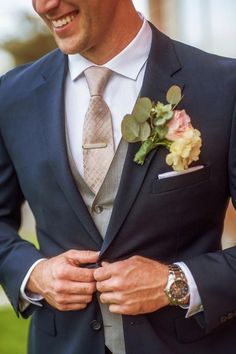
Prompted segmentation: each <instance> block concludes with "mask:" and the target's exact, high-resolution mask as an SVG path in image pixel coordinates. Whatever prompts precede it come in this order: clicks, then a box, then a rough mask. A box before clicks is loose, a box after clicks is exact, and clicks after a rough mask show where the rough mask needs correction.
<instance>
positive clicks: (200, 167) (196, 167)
mask: <svg viewBox="0 0 236 354" xmlns="http://www.w3.org/2000/svg"><path fill="white" fill-rule="evenodd" d="M202 168H204V166H203V165H199V166H194V167H190V168H188V169H187V170H184V171H180V172H177V171H170V172H165V173H160V174H159V175H158V179H164V178H169V177H175V176H180V175H185V174H187V173H191V172H194V171H198V170H201V169H202Z"/></svg>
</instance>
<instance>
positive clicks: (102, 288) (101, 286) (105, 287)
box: [96, 279, 114, 293]
mask: <svg viewBox="0 0 236 354" xmlns="http://www.w3.org/2000/svg"><path fill="white" fill-rule="evenodd" d="M96 287H97V290H98V291H99V292H100V293H104V292H107V291H110V292H111V291H113V290H114V286H113V284H112V282H111V281H110V279H108V280H104V281H98V282H97V283H96Z"/></svg>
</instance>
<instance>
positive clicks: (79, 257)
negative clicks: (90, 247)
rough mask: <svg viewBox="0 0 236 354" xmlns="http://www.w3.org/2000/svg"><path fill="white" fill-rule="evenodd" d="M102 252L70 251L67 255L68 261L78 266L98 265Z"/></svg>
mask: <svg viewBox="0 0 236 354" xmlns="http://www.w3.org/2000/svg"><path fill="white" fill-rule="evenodd" d="M99 253H100V252H95V251H87V250H86V251H78V250H70V251H68V252H66V253H65V256H66V257H67V259H68V260H69V261H70V262H71V263H72V264H76V265H80V264H86V263H89V264H91V263H96V262H97V261H98V258H99Z"/></svg>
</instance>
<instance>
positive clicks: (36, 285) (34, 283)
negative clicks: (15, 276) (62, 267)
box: [25, 259, 48, 296]
mask: <svg viewBox="0 0 236 354" xmlns="http://www.w3.org/2000/svg"><path fill="white" fill-rule="evenodd" d="M47 262H48V260H46V259H42V260H41V261H40V262H39V263H38V264H37V265H36V267H35V268H34V269H33V270H32V272H31V274H30V276H29V279H28V281H27V283H26V286H25V290H26V292H27V293H31V294H40V295H42V296H43V290H42V287H41V283H42V281H41V279H42V277H43V273H44V270H45V265H46V263H47Z"/></svg>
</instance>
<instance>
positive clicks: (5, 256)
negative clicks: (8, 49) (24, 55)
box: [0, 0, 236, 354]
mask: <svg viewBox="0 0 236 354" xmlns="http://www.w3.org/2000/svg"><path fill="white" fill-rule="evenodd" d="M33 6H34V8H35V10H36V12H37V13H38V14H39V15H40V16H41V17H42V18H43V20H44V21H45V22H46V24H47V25H48V27H49V28H50V30H51V31H52V33H53V35H54V38H55V39H56V42H57V44H58V46H59V48H60V50H61V51H59V50H56V51H54V52H52V53H50V54H49V55H48V56H46V57H44V58H42V59H40V60H39V61H37V62H36V63H33V64H30V65H26V66H24V67H21V68H18V69H15V70H13V71H11V72H10V73H8V74H6V75H5V76H3V77H2V79H1V86H0V102H1V106H0V132H1V145H0V171H1V173H0V186H1V189H0V242H1V247H0V281H1V283H2V285H3V287H4V289H5V291H6V293H7V295H8V297H9V299H10V301H11V303H12V305H13V307H14V309H15V311H16V312H17V313H19V312H21V314H22V316H24V317H27V316H29V315H30V314H32V322H31V328H30V337H29V353H30V354H42V353H49V352H50V353H52V354H54V353H55V354H75V353H80V354H91V353H93V354H104V353H105V352H106V353H113V354H125V353H126V354H156V353H161V354H171V353H172V354H175V353H181V354H184V353H186V354H187V353H188V354H189V353H201V354H209V353H212V352H214V353H217V354H223V353H227V354H231V353H232V354H233V353H234V352H235V349H234V347H235V339H234V337H235V330H236V322H235V317H236V286H235V284H236V250H235V248H231V249H227V250H224V251H222V250H221V249H220V239H221V234H222V229H223V223H224V216H225V210H226V208H227V204H228V201H229V198H230V196H231V197H232V200H233V203H234V204H235V203H236V139H235V128H236V126H235V119H236V117H235V89H236V63H235V61H234V60H231V59H226V58H220V57H217V56H213V55H209V54H206V53H203V52H201V51H199V50H197V49H194V48H191V47H188V46H186V45H183V44H181V43H178V42H175V41H172V40H171V39H169V38H168V37H166V36H165V35H163V34H162V33H160V32H159V31H158V30H157V29H155V28H154V27H153V26H152V25H150V24H148V23H147V22H146V21H145V20H144V19H143V18H142V17H141V16H140V15H139V14H138V13H137V12H136V11H135V9H134V7H133V4H132V1H131V0H103V1H99V0H89V1H87V0H85V1H81V0H33ZM63 53H64V54H63ZM78 53H79V54H78ZM68 55H69V56H68ZM91 67H93V69H92V71H93V73H92V75H90V74H89V72H90V73H91V71H90V70H89V69H90V68H91ZM94 67H97V68H95V71H94ZM104 67H105V68H108V69H110V70H109V74H108V76H109V78H108V79H106V81H107V82H106V84H105V85H104V87H103V91H104V92H103V93H98V94H97V93H94V90H95V89H94V88H91V86H92V85H95V81H96V75H97V74H96V73H97V72H99V75H100V76H101V75H103V73H101V72H105V71H106V72H108V71H107V69H104ZM101 68H102V69H101ZM97 69H98V71H97ZM100 69H101V70H100ZM102 80H103V81H105V79H102ZM172 85H178V86H179V87H181V88H182V90H183V94H184V97H183V99H182V101H181V104H180V108H182V109H185V110H186V112H187V113H188V114H189V115H190V117H191V120H192V124H193V126H194V127H196V128H197V129H199V130H200V131H201V136H202V141H203V147H202V151H201V154H200V158H199V161H198V162H197V164H196V165H197V166H198V167H197V166H195V168H194V169H193V170H189V171H187V172H189V173H185V174H175V175H174V176H173V177H168V175H166V174H165V173H166V172H170V171H171V169H170V167H168V166H167V164H166V162H165V156H166V153H167V151H166V150H165V149H164V148H163V149H159V150H158V151H156V150H155V151H152V152H151V153H150V155H149V156H148V158H147V160H146V162H145V164H144V165H143V166H139V165H137V164H135V163H134V162H133V156H134V154H135V152H136V151H137V150H138V148H139V144H129V146H128V144H127V143H126V142H125V141H124V140H121V142H120V143H119V141H120V138H121V133H120V124H121V121H122V118H123V116H124V115H125V114H126V113H130V112H131V111H132V108H133V106H134V104H135V101H136V99H137V97H138V96H139V95H140V96H146V97H149V98H150V99H152V100H154V101H160V102H165V95H166V92H167V90H168V89H169V87H171V86H172ZM90 94H91V98H90ZM94 97H97V98H95V99H96V100H97V101H96V102H97V106H98V105H99V107H100V104H101V105H102V107H103V108H99V109H100V113H101V112H106V114H104V117H105V115H106V117H107V115H108V116H109V115H110V113H109V112H110V111H111V115H112V124H113V131H114V141H113V142H112V144H113V147H114V150H115V151H116V152H115V155H114V158H113V159H110V160H109V164H110V167H109V164H108V167H107V169H106V171H105V173H106V172H107V174H106V176H105V175H104V168H103V171H100V163H101V164H103V162H104V161H103V160H106V156H108V152H107V155H106V154H105V155H102V153H101V154H100V152H98V155H96V156H99V159H96V158H95V159H94V160H93V165H92V173H90V174H88V176H87V175H86V172H87V169H88V168H89V164H87V160H86V159H87V157H86V156H89V154H90V152H91V151H92V153H91V154H93V150H96V151H97V150H99V151H102V150H103V149H104V148H107V147H108V143H104V142H103V141H99V143H97V144H95V145H96V146H94V144H88V143H87V140H86V137H85V136H86V133H85V130H84V129H85V126H86V124H87V123H86V122H87V118H88V117H89V116H90V115H91V114H90V113H91V110H92V112H93V114H94V117H95V116H96V114H97V113H96V114H95V113H94V112H95V110H96V109H95V108H94V106H93V108H91V107H92V106H90V104H93V102H94ZM98 97H99V98H98ZM103 98H104V99H103ZM104 100H105V101H106V102H107V105H108V107H109V109H108V108H107V106H106V103H105V102H104ZM92 101H93V102H92ZM98 102H99V103H98ZM88 106H89V109H88ZM104 107H106V108H104ZM97 108H98V107H97ZM94 119H95V118H94ZM104 119H105V118H104ZM101 130H102V131H103V129H101ZM108 135H109V136H108V139H110V138H111V136H112V134H111V133H110V132H109V134H108ZM106 138H107V137H104V139H106ZM111 140H113V137H112V139H111ZM109 144H110V143H109ZM85 151H89V152H88V154H87V153H86V152H85ZM103 151H106V150H103ZM107 151H108V150H107ZM86 154H87V155H86ZM99 154H100V155H99ZM90 156H91V155H90ZM94 156H95V155H94ZM101 157H102V159H101ZM99 161H101V162H99ZM111 161H112V162H111ZM199 166H200V167H199ZM90 167H91V164H90ZM97 170H99V173H100V175H98V176H101V173H103V175H102V181H100V184H99V185H98V187H97V186H95V184H91V185H90V184H89V182H88V180H87V177H88V178H90V177H91V175H92V177H94V176H95V174H96V173H97ZM191 171H192V172H191ZM160 174H164V176H165V177H167V178H163V179H159V178H158V175H160ZM97 178H98V179H99V178H100V177H97ZM94 183H95V182H94ZM25 199H26V200H28V202H29V204H30V206H31V208H32V211H33V213H34V216H35V219H36V228H37V235H38V241H39V245H40V248H39V250H36V249H35V248H34V246H33V245H31V244H29V243H27V242H26V241H23V240H22V239H20V238H19V236H18V235H17V229H18V227H19V224H20V206H21V204H22V202H23V201H24V200H25ZM168 265H169V266H168ZM171 305H173V306H171Z"/></svg>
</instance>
